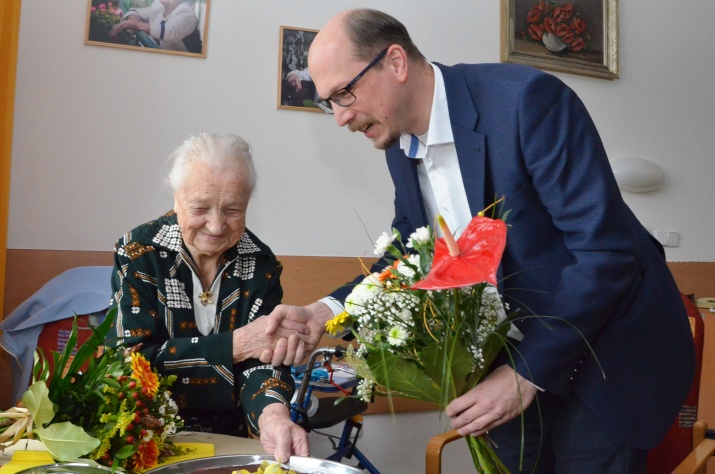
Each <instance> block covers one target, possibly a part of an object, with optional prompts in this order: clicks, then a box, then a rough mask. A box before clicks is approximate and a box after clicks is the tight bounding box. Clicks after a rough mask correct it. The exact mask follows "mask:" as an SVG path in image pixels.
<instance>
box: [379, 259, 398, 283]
mask: <svg viewBox="0 0 715 474" xmlns="http://www.w3.org/2000/svg"><path fill="white" fill-rule="evenodd" d="M399 264H400V261H399V260H395V263H393V264H392V265H390V266H389V267H387V268H385V269H384V270H383V271H382V273H380V274H379V275H378V276H377V279H378V280H380V281H387V280H389V279H390V278H397V277H396V276H395V275H394V274H393V273H392V272H391V271H390V269H392V268H397V265H399Z"/></svg>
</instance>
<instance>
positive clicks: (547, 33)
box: [522, 0, 591, 52]
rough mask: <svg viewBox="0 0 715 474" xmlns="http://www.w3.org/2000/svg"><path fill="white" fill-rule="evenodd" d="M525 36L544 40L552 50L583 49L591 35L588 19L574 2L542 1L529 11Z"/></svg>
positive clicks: (523, 34)
mask: <svg viewBox="0 0 715 474" xmlns="http://www.w3.org/2000/svg"><path fill="white" fill-rule="evenodd" d="M526 25H527V27H526V31H524V32H522V37H523V38H524V39H530V40H532V41H536V42H539V43H542V42H543V44H544V45H545V46H546V47H547V49H549V50H551V51H557V52H558V51H562V50H564V49H566V48H568V50H569V51H574V52H575V51H581V50H582V49H585V48H587V46H588V43H589V42H590V41H591V35H590V34H589V33H588V32H587V31H586V22H585V21H584V20H583V18H581V15H580V14H579V12H578V11H577V10H576V9H575V8H574V6H573V4H571V3H564V4H559V3H557V2H555V1H550V2H547V1H544V0H539V2H538V3H537V4H536V5H535V6H534V8H532V9H531V10H529V13H527V15H526Z"/></svg>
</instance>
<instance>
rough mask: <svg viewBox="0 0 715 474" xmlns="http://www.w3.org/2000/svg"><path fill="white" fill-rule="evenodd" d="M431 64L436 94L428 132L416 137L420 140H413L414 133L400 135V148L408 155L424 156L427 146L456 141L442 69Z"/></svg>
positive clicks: (433, 99)
mask: <svg viewBox="0 0 715 474" xmlns="http://www.w3.org/2000/svg"><path fill="white" fill-rule="evenodd" d="M430 66H432V69H433V70H434V94H433V97H432V111H431V113H430V120H429V126H428V129H427V133H425V134H423V135H420V136H418V137H416V138H417V140H418V141H415V140H413V138H412V137H413V136H414V135H412V134H410V133H403V134H402V135H401V136H400V148H402V149H403V150H404V151H405V153H406V154H408V156H410V155H412V156H411V157H412V158H424V157H425V155H426V154H427V148H429V147H430V146H433V145H443V144H448V143H454V136H453V135H452V125H451V123H450V121H449V107H448V105H447V92H446V90H445V88H444V78H443V77H442V71H440V69H439V67H437V66H435V65H434V64H432V63H430ZM415 146H416V149H415ZM411 147H412V148H413V149H412V150H410V148H411Z"/></svg>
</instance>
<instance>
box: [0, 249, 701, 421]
mask: <svg viewBox="0 0 715 474" xmlns="http://www.w3.org/2000/svg"><path fill="white" fill-rule="evenodd" d="M278 259H279V260H280V261H281V262H282V263H283V275H282V277H281V283H282V285H283V291H284V298H283V302H284V303H286V304H293V305H301V306H302V305H306V304H310V303H312V302H314V301H316V300H317V299H319V298H321V297H323V296H325V295H326V294H328V293H329V292H331V291H332V290H334V289H336V288H338V287H339V286H340V285H342V284H344V283H345V282H348V281H350V280H352V279H353V278H354V277H355V276H356V275H358V274H360V273H362V264H361V263H360V260H359V259H357V258H354V257H296V256H279V257H278ZM374 261H375V259H374V258H369V259H363V262H364V263H365V265H371V264H372V263H373V262H374ZM112 264H113V255H112V252H86V251H70V250H22V249H8V251H7V280H6V282H5V315H7V314H9V313H10V312H12V310H13V309H15V308H16V307H17V306H18V305H19V304H20V303H22V302H23V301H24V300H25V299H27V298H29V297H30V296H31V295H32V294H33V293H34V292H36V291H37V290H38V289H40V288H41V287H42V285H44V284H45V283H46V282H47V281H49V280H51V279H52V278H54V277H55V276H57V275H59V274H60V273H62V272H64V271H65V270H69V269H70V268H74V267H79V266H86V265H112ZM668 266H669V267H670V269H671V271H672V272H673V276H674V277H675V280H676V282H677V283H678V287H679V288H680V289H681V291H682V292H683V293H686V294H690V293H693V294H695V296H696V297H698V298H701V297H704V296H715V262H675V263H669V264H668ZM337 344H341V345H343V344H346V343H345V341H342V340H337V341H336V340H335V339H331V338H329V337H327V336H326V337H324V338H323V339H322V340H321V343H320V345H321V346H334V345H337ZM9 367H10V356H9V355H8V354H7V353H6V352H5V351H1V350H0V407H5V406H10V405H11V402H10V400H8V399H7V398H8V397H9V396H10V393H11V380H10V370H9ZM393 406H394V410H395V411H396V412H400V411H415V410H430V409H434V407H433V405H430V404H427V403H423V402H418V401H415V400H410V399H405V398H395V399H394V400H393ZM389 411H390V407H389V402H388V400H387V399H386V398H385V397H378V398H377V399H376V401H375V403H373V404H371V405H370V408H369V409H368V412H367V413H387V412H389Z"/></svg>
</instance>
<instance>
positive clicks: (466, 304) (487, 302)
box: [326, 213, 514, 473]
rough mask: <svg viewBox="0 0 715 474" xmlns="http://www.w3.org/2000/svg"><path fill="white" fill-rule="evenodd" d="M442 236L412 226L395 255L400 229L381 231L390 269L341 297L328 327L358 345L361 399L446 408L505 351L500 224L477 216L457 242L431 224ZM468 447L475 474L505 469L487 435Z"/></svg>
mask: <svg viewBox="0 0 715 474" xmlns="http://www.w3.org/2000/svg"><path fill="white" fill-rule="evenodd" d="M437 220H438V223H439V225H440V228H441V229H442V233H443V235H444V237H443V238H435V235H434V232H433V230H432V229H431V228H430V227H422V228H419V229H417V230H416V231H415V232H414V233H413V234H411V236H410V237H409V239H408V241H407V244H406V245H407V247H408V248H411V249H412V250H413V251H414V252H413V253H410V254H406V252H405V250H406V249H403V250H401V249H398V248H397V246H396V244H395V242H402V238H401V235H400V233H399V232H398V231H397V230H396V229H393V233H392V235H388V234H387V233H383V235H382V236H381V237H380V238H379V239H378V241H377V243H376V253H379V254H383V253H385V252H386V253H387V254H388V255H389V256H391V257H393V258H394V264H393V265H391V266H389V267H388V268H386V269H385V270H384V271H382V272H380V273H372V274H369V275H367V276H366V277H365V278H364V279H363V281H362V282H361V283H359V284H358V285H356V286H355V288H354V289H353V290H352V292H351V293H350V295H349V296H348V297H347V299H346V300H345V311H344V312H343V313H341V314H340V315H338V316H336V317H335V318H333V319H332V320H330V321H328V323H327V325H326V326H327V330H328V332H330V333H331V334H333V335H335V334H337V333H338V332H341V331H344V330H346V329H347V328H350V329H351V330H352V332H353V334H354V335H355V337H356V339H357V342H358V345H357V349H356V350H349V351H348V354H347V356H346V362H347V363H348V364H349V365H350V366H351V367H353V368H354V369H355V370H356V373H357V375H358V376H359V377H360V378H361V379H362V380H361V382H360V384H359V385H358V396H360V397H362V398H363V399H364V400H365V401H368V402H369V401H370V400H371V399H372V396H373V394H378V395H387V396H392V395H400V396H404V397H409V398H414V399H418V400H422V401H427V402H431V403H434V404H436V405H437V406H439V407H440V408H444V407H446V406H447V404H449V402H450V401H452V400H453V399H455V398H456V397H459V396H461V395H463V394H465V393H466V392H467V391H469V390H470V389H472V388H473V387H474V386H476V385H477V383H479V382H480V381H481V380H482V379H483V378H484V377H485V376H486V375H487V373H488V369H489V367H490V365H491V364H492V362H493V361H494V360H495V359H496V357H497V355H498V354H499V352H500V351H501V350H502V348H504V347H505V346H506V345H507V342H506V334H507V332H508V331H509V329H510V327H511V321H510V320H511V319H512V318H513V317H514V314H513V313H512V314H510V315H507V313H506V306H505V304H504V303H503V302H502V299H501V296H500V295H499V293H498V291H497V289H496V284H497V281H496V272H497V269H498V266H499V262H500V260H501V256H502V253H503V251H504V247H505V244H506V232H507V226H506V224H505V222H504V221H503V220H500V219H491V218H489V217H484V215H483V213H480V215H478V216H477V217H474V218H473V219H472V220H471V222H470V223H469V224H468V226H467V227H466V228H465V230H464V232H463V233H462V235H461V236H460V237H459V239H458V240H456V241H455V239H454V237H453V236H452V234H451V233H450V230H449V229H448V228H447V226H446V224H445V223H444V220H443V219H442V218H441V217H440V216H438V218H437ZM467 443H468V445H469V448H470V452H471V453H472V457H473V459H474V465H475V467H476V468H477V472H479V473H502V472H508V471H507V469H506V467H505V466H504V465H503V464H502V463H501V461H500V460H499V458H498V457H497V455H496V454H495V453H494V450H493V449H492V446H491V444H490V442H489V440H488V439H487V438H485V437H483V436H480V437H478V438H475V437H472V436H468V437H467Z"/></svg>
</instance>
